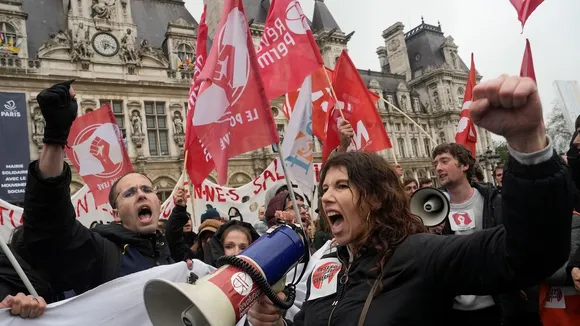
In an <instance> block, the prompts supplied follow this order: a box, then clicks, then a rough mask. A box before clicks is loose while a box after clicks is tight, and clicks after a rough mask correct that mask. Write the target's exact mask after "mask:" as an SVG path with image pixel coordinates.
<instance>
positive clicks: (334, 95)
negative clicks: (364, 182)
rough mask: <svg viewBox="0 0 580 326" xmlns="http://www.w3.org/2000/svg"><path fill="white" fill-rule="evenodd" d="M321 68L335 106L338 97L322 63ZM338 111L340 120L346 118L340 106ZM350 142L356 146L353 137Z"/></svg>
mask: <svg viewBox="0 0 580 326" xmlns="http://www.w3.org/2000/svg"><path fill="white" fill-rule="evenodd" d="M322 70H324V76H325V77H326V81H327V82H328V86H330V92H331V94H332V97H334V102H335V104H334V105H335V106H336V105H338V97H337V96H336V92H335V91H334V86H332V81H330V77H328V71H326V67H325V66H324V65H323V66H322ZM338 112H339V113H340V117H341V118H342V120H346V118H345V117H344V113H342V108H341V107H340V106H339V107H338ZM327 120H328V119H327ZM347 121H348V120H347ZM350 142H351V144H353V145H354V147H355V148H356V144H355V142H354V139H352V138H351V139H350Z"/></svg>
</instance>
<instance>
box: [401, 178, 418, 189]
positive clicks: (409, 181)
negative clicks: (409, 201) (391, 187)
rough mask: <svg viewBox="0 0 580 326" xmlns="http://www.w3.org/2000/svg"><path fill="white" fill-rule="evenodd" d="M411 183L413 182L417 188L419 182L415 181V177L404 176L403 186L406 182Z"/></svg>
mask: <svg viewBox="0 0 580 326" xmlns="http://www.w3.org/2000/svg"><path fill="white" fill-rule="evenodd" d="M411 183H415V185H416V186H417V188H419V183H418V182H417V180H415V178H405V179H403V187H406V186H407V185H408V184H411Z"/></svg>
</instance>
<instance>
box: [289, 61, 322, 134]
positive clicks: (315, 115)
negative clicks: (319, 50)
mask: <svg viewBox="0 0 580 326" xmlns="http://www.w3.org/2000/svg"><path fill="white" fill-rule="evenodd" d="M323 69H326V71H327V73H328V78H327V77H326V75H325V74H324V70H323ZM333 73H334V72H333V71H332V70H330V69H328V68H325V67H320V68H319V69H318V70H316V71H315V72H314V73H313V74H312V133H313V134H314V136H316V137H318V139H320V140H321V141H323V142H324V139H325V138H326V132H325V125H326V113H327V112H328V110H329V109H330V108H332V107H333V106H334V98H333V97H332V92H331V90H330V84H329V82H328V80H332V74H333ZM299 95H300V90H296V91H293V92H289V93H288V94H286V101H285V103H284V109H283V111H284V115H286V119H290V114H291V113H292V110H293V109H294V105H295V104H296V100H298V96H299Z"/></svg>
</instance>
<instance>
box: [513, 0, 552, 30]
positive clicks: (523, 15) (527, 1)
mask: <svg viewBox="0 0 580 326" xmlns="http://www.w3.org/2000/svg"><path fill="white" fill-rule="evenodd" d="M510 2H511V3H512V5H513V6H514V8H516V11H517V13H518V20H519V21H520V22H521V23H522V30H523V29H524V25H526V21H527V20H528V18H529V17H530V16H531V15H532V13H533V12H534V10H536V8H538V6H539V5H540V4H541V3H542V2H544V0H510Z"/></svg>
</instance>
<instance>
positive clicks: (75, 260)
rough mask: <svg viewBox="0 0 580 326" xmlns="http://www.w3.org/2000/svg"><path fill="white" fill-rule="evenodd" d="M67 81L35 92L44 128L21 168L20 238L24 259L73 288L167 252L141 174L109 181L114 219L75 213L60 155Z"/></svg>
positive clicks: (149, 187)
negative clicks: (97, 221)
mask: <svg viewBox="0 0 580 326" xmlns="http://www.w3.org/2000/svg"><path fill="white" fill-rule="evenodd" d="M71 83H72V81H70V82H65V83H59V84H56V85H54V86H52V87H50V88H48V89H45V90H43V91H42V92H40V94H39V95H38V96H37V100H38V103H39V105H40V109H41V111H42V114H43V116H44V119H45V120H46V128H45V132H44V145H43V149H42V153H41V155H40V159H39V160H38V161H34V162H32V163H30V166H29V168H28V178H27V183H26V195H25V199H24V219H23V225H24V232H23V242H24V246H25V247H26V249H27V250H28V253H29V256H28V258H29V259H27V262H28V263H29V264H30V265H31V267H32V268H33V269H34V270H37V271H42V272H43V275H46V276H48V279H50V283H51V287H52V289H53V290H54V291H55V292H56V293H61V292H64V293H68V294H69V296H74V295H78V294H80V293H83V292H85V291H88V290H90V289H92V288H95V287H97V286H99V285H101V284H103V283H106V282H108V281H110V280H112V279H115V278H118V277H121V276H124V275H128V274H132V273H135V272H140V271H143V270H146V269H149V268H152V267H155V266H158V265H166V264H170V263H173V260H172V259H171V256H170V252H169V247H168V245H167V241H166V240H165V237H164V236H163V235H162V234H161V233H160V232H158V230H157V222H158V220H159V215H160V210H161V202H160V200H159V198H158V197H157V194H156V192H157V191H156V188H155V187H154V186H153V184H152V182H151V180H150V179H149V178H148V177H147V176H145V175H142V174H140V173H129V174H126V175H124V176H122V177H120V178H119V179H117V180H116V181H115V182H114V183H113V184H112V185H111V187H110V190H109V191H110V192H109V203H110V204H111V207H112V208H113V211H112V213H113V215H114V219H115V221H116V222H117V223H111V224H105V225H99V226H96V227H94V228H92V229H88V228H87V227H85V226H83V225H82V224H81V223H80V222H79V221H78V220H77V218H76V214H75V209H74V207H73V205H72V203H71V199H70V188H69V187H70V183H71V175H72V172H71V169H70V167H69V165H68V164H66V163H65V161H64V157H65V153H64V147H65V145H66V144H67V138H68V134H69V132H70V127H71V125H72V123H73V121H74V119H75V118H76V115H77V102H76V99H75V91H74V89H73V88H72V87H71Z"/></svg>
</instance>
